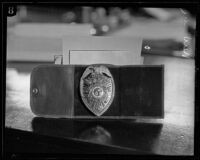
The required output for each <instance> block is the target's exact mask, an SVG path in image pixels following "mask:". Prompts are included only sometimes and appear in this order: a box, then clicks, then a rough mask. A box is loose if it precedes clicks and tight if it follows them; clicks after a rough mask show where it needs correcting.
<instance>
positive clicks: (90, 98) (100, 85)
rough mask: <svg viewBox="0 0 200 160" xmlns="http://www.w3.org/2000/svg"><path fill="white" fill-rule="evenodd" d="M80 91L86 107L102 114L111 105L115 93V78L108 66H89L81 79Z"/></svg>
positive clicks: (99, 114) (97, 113) (96, 113)
mask: <svg viewBox="0 0 200 160" xmlns="http://www.w3.org/2000/svg"><path fill="white" fill-rule="evenodd" d="M80 92H81V98H82V100H83V102H84V104H85V105H86V107H87V108H88V109H89V110H90V111H91V112H92V113H94V114H95V115H97V116H101V115H102V114H103V113H104V112H105V111H106V110H107V109H108V108H109V106H110V105H111V103H112V101H113V98H114V94H115V84H114V80H113V77H112V75H111V73H110V71H109V70H108V68H107V67H105V66H104V65H97V64H96V65H91V66H89V67H87V68H86V70H85V71H84V73H83V75H82V77H81V80H80Z"/></svg>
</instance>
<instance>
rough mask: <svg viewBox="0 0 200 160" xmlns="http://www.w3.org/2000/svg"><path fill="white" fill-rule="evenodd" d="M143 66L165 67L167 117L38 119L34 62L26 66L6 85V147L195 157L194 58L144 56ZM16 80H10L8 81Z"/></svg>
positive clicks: (70, 151) (53, 151) (15, 149)
mask: <svg viewBox="0 0 200 160" xmlns="http://www.w3.org/2000/svg"><path fill="white" fill-rule="evenodd" d="M144 64H164V65H165V84H164V89H165V91H164V94H165V95H164V100H165V102H164V104H165V106H164V107H165V118H164V119H163V120H161V119H158V120H145V119H140V120H138V119H136V120H121V121H114V120H104V121H103V120H102V121H99V120H98V121H95V120H69V119H45V118H39V117H35V115H33V113H32V112H31V110H30V105H29V76H30V70H31V68H32V67H34V64H32V67H30V70H29V71H28V70H26V73H27V75H22V76H21V79H20V78H19V77H18V81H17V79H14V77H13V78H11V79H13V81H14V82H17V83H16V85H14V86H15V87H14V88H15V89H14V88H12V89H11V88H9V86H7V89H6V108H5V109H6V114H5V115H6V117H5V118H6V119H5V126H6V129H7V130H6V133H5V136H6V138H5V144H6V148H5V151H7V152H12V153H20V152H22V153H23V152H34V153H37V152H43V153H45V152H51V153H58V152H59V153H104V154H110V153H113V154H161V155H193V154H194V73H195V72H194V59H183V58H175V57H165V56H152V55H145V56H144ZM35 65H37V64H35ZM24 66H28V64H24V65H23V64H22V68H23V67H24ZM10 67H12V65H10ZM19 68H20V67H19ZM8 75H9V74H8ZM11 77H12V76H11ZM15 77H17V75H15ZM7 78H8V77H7ZM7 80H8V79H7ZM22 81H23V82H22ZM14 82H10V81H9V83H10V84H11V83H14ZM20 82H22V84H21V83H20ZM20 85H22V86H21V87H20ZM13 129H15V130H13Z"/></svg>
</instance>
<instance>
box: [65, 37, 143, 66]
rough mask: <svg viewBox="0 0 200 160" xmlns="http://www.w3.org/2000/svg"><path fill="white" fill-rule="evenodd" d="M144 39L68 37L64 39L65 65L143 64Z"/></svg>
mask: <svg viewBox="0 0 200 160" xmlns="http://www.w3.org/2000/svg"><path fill="white" fill-rule="evenodd" d="M141 49H142V38H133V37H90V36H79V37H76V36H71V37H70V36H68V37H64V39H63V64H95V63H109V64H114V65H133V64H143V57H142V56H141Z"/></svg>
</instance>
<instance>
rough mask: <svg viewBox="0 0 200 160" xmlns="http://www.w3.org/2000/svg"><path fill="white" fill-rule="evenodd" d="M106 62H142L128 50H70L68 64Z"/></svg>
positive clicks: (123, 63)
mask: <svg viewBox="0 0 200 160" xmlns="http://www.w3.org/2000/svg"><path fill="white" fill-rule="evenodd" d="M93 63H106V64H115V65H133V64H142V63H143V58H142V57H139V56H135V55H134V53H131V52H129V51H114V50H111V51H91V50H90V51H70V54H69V64H84V65H89V64H93Z"/></svg>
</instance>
